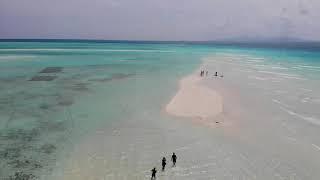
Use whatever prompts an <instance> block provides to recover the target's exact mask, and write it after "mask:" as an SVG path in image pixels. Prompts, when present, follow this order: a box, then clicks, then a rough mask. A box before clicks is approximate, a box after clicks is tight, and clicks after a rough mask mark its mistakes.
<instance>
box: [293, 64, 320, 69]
mask: <svg viewBox="0 0 320 180" xmlns="http://www.w3.org/2000/svg"><path fill="white" fill-rule="evenodd" d="M298 67H301V68H310V69H320V66H306V65H298Z"/></svg>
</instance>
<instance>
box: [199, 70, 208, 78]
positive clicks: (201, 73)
mask: <svg viewBox="0 0 320 180" xmlns="http://www.w3.org/2000/svg"><path fill="white" fill-rule="evenodd" d="M200 76H201V77H203V76H204V71H201V72H200ZM206 76H208V71H206Z"/></svg>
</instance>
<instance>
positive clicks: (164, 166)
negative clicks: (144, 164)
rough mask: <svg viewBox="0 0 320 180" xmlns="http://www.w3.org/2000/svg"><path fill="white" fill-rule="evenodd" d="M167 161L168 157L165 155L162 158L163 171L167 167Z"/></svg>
mask: <svg viewBox="0 0 320 180" xmlns="http://www.w3.org/2000/svg"><path fill="white" fill-rule="evenodd" d="M166 161H167V160H166V158H165V157H163V158H162V171H164V170H165V168H166V165H167V162H166Z"/></svg>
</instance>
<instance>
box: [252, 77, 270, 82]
mask: <svg viewBox="0 0 320 180" xmlns="http://www.w3.org/2000/svg"><path fill="white" fill-rule="evenodd" d="M249 78H250V79H256V80H260V81H265V80H268V78H263V77H259V76H249Z"/></svg>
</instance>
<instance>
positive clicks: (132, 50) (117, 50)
mask: <svg viewBox="0 0 320 180" xmlns="http://www.w3.org/2000/svg"><path fill="white" fill-rule="evenodd" d="M0 51H64V52H69V51H78V52H82V51H85V52H88V51H92V52H159V53H169V52H170V53H171V52H176V51H164V50H152V49H150V50H148V49H147V50H146V49H57V48H55V49H54V48H48V49H0Z"/></svg>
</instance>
